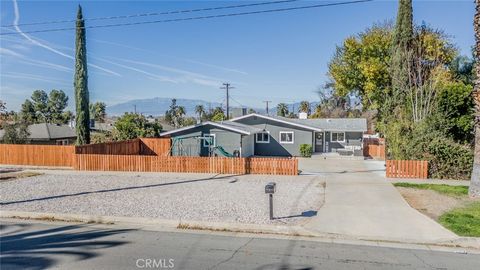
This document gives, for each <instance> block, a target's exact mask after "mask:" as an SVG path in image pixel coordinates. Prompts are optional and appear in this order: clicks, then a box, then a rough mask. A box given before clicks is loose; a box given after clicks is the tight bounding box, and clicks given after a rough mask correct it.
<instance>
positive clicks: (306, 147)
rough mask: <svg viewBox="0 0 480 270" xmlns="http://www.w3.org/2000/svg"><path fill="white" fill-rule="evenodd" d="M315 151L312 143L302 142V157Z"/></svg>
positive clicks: (309, 155) (308, 155)
mask: <svg viewBox="0 0 480 270" xmlns="http://www.w3.org/2000/svg"><path fill="white" fill-rule="evenodd" d="M312 153H313V148H312V145H310V144H300V155H301V156H302V157H311V156H312Z"/></svg>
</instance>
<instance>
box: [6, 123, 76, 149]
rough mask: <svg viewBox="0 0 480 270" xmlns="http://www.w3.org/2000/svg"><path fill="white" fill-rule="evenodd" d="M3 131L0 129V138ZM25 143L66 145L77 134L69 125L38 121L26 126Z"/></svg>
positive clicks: (73, 139) (72, 140) (73, 141)
mask: <svg viewBox="0 0 480 270" xmlns="http://www.w3.org/2000/svg"><path fill="white" fill-rule="evenodd" d="M4 133H5V131H4V130H0V139H1V138H3V135H4ZM28 133H29V135H28V137H27V143H31V144H56V145H68V144H73V143H75V140H76V139H77V135H76V133H75V129H73V128H71V127H70V126H69V125H58V124H48V123H40V124H33V125H29V126H28Z"/></svg>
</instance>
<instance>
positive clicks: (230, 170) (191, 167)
mask: <svg viewBox="0 0 480 270" xmlns="http://www.w3.org/2000/svg"><path fill="white" fill-rule="evenodd" d="M74 168H75V169H76V170H85V171H130V172H184V173H220V174H248V173H251V174H275V175H297V174H298V160H297V159H286V158H226V157H173V156H141V155H90V154H84V155H77V158H76V162H75V166H74Z"/></svg>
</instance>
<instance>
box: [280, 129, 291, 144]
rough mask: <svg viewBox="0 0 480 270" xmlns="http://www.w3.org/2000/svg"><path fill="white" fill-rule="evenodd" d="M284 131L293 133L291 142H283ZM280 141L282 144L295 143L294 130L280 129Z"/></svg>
mask: <svg viewBox="0 0 480 270" xmlns="http://www.w3.org/2000/svg"><path fill="white" fill-rule="evenodd" d="M282 133H292V141H291V142H282ZM278 141H279V142H280V143H281V144H294V143H295V132H294V131H280V132H279V133H278Z"/></svg>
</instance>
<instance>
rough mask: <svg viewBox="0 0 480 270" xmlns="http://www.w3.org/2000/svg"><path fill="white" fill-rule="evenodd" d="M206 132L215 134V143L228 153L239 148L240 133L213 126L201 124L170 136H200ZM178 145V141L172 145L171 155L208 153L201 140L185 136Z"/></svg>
mask: <svg viewBox="0 0 480 270" xmlns="http://www.w3.org/2000/svg"><path fill="white" fill-rule="evenodd" d="M206 134H215V140H216V145H217V146H221V147H223V149H225V151H227V152H228V153H230V154H233V152H234V151H235V150H238V151H239V150H240V140H241V136H240V134H237V133H234V132H231V131H229V130H224V129H220V128H217V127H213V126H201V127H197V128H194V129H189V130H186V131H183V132H181V133H176V134H174V136H172V139H174V138H178V137H190V136H195V137H201V136H204V135H206ZM178 145H179V143H177V144H176V145H174V148H173V151H172V152H173V153H172V155H174V156H208V154H209V153H208V152H209V151H208V147H204V146H203V140H198V139H196V138H187V139H183V140H181V145H182V147H181V148H180V147H178ZM219 156H221V155H219Z"/></svg>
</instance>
